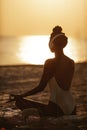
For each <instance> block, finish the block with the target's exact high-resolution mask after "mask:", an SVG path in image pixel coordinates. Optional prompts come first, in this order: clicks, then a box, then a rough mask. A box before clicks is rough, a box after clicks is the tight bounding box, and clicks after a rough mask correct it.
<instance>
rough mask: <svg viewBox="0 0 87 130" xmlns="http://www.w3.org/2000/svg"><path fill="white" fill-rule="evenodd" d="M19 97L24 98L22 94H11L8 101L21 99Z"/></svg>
mask: <svg viewBox="0 0 87 130" xmlns="http://www.w3.org/2000/svg"><path fill="white" fill-rule="evenodd" d="M19 99H22V95H15V94H10V96H9V100H8V101H7V103H9V102H12V101H15V100H19Z"/></svg>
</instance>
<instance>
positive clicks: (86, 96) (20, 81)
mask: <svg viewBox="0 0 87 130" xmlns="http://www.w3.org/2000/svg"><path fill="white" fill-rule="evenodd" d="M42 71H43V66H35V65H17V66H0V127H2V124H3V127H4V125H6V123H7V124H9V122H10V123H11V124H10V127H11V125H12V127H11V129H12V130H13V128H14V130H18V129H22V130H26V129H30V126H31V129H38V130H39V129H41V127H42V126H41V125H40V124H41V123H42V124H44V125H43V128H44V129H49V130H51V129H55V130H56V129H59V130H60V129H63V130H66V129H67V130H68V129H69V130H75V129H77V128H78V129H79V130H87V62H85V63H76V65H75V73H74V77H73V81H72V86H71V92H72V94H73V97H74V98H75V100H76V106H77V110H76V115H73V116H63V117H59V118H57V119H53V118H49V119H47V120H46V119H45V120H44V119H43V120H42V121H41V120H40V119H39V117H37V118H35V116H33V117H32V119H28V120H27V121H24V119H23V118H22V114H21V111H20V110H19V109H17V108H16V107H15V104H14V102H11V103H6V102H7V101H8V100H9V94H10V93H16V94H17V93H20V94H21V93H24V92H25V91H27V90H30V89H32V88H33V87H35V86H36V85H37V84H38V82H39V80H40V77H41V74H42ZM27 98H29V99H32V100H34V101H38V102H43V103H47V102H48V100H49V92H48V88H46V89H45V90H44V92H42V93H40V94H37V95H34V96H30V97H27ZM29 121H30V122H29ZM2 122H4V123H2ZM38 123H39V124H38ZM39 125H40V126H39ZM10 127H9V130H10Z"/></svg>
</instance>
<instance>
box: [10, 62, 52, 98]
mask: <svg viewBox="0 0 87 130" xmlns="http://www.w3.org/2000/svg"><path fill="white" fill-rule="evenodd" d="M52 74H53V73H52V65H51V63H50V62H49V60H47V61H46V62H45V64H44V69H43V74H42V77H41V80H40V82H39V85H38V86H37V87H35V88H34V89H32V90H30V91H28V92H26V93H24V94H21V95H19V96H20V97H26V96H30V95H33V94H36V93H38V92H41V91H43V90H44V88H45V87H46V85H47V82H48V81H49V79H50V78H51V77H52ZM12 96H13V97H16V96H18V95H14V94H12Z"/></svg>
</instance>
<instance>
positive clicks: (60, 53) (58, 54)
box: [55, 50, 64, 59]
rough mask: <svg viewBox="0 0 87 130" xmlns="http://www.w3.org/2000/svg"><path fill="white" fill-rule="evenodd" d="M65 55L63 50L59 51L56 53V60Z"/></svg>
mask: <svg viewBox="0 0 87 130" xmlns="http://www.w3.org/2000/svg"><path fill="white" fill-rule="evenodd" d="M63 55H64V53H63V50H59V51H57V52H55V59H59V57H61V56H63Z"/></svg>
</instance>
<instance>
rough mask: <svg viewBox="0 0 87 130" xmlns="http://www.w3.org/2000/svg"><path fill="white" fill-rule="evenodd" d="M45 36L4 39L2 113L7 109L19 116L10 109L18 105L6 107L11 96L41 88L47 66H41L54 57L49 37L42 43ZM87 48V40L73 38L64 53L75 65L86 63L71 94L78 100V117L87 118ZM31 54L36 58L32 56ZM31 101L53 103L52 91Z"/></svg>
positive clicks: (78, 70)
mask: <svg viewBox="0 0 87 130" xmlns="http://www.w3.org/2000/svg"><path fill="white" fill-rule="evenodd" d="M42 37H43V36H42ZM42 37H41V38H40V37H20V38H15V37H10V38H9V37H4V38H1V39H0V114H2V112H3V110H6V112H7V113H8V115H7V116H10V114H11V116H13V115H15V112H13V113H11V111H9V112H8V110H10V109H8V108H11V109H13V110H14V108H15V106H14V104H13V103H10V104H6V101H8V99H9V94H10V93H16V94H17V93H18V94H19V93H20V94H21V93H24V92H25V91H28V90H30V89H32V88H33V87H35V86H37V85H38V83H39V81H40V77H41V75H42V71H43V65H37V64H42V63H43V61H44V60H45V59H46V58H47V57H53V55H52V54H51V53H50V51H49V50H48V49H47V48H48V36H44V38H45V40H44V42H41V41H42ZM39 41H40V43H39ZM43 44H45V47H44V46H42V45H43ZM32 45H33V46H32ZM40 45H41V46H40ZM39 47H42V48H43V49H40V48H39ZM86 48H87V45H86V42H85V41H80V40H76V39H72V38H70V39H69V43H68V45H67V48H65V49H66V50H64V51H65V52H64V53H66V55H68V56H69V57H71V58H73V59H74V60H75V62H82V63H77V64H76V69H75V74H74V78H73V82H72V88H71V92H72V94H73V96H74V97H75V99H76V104H77V115H85V116H86V115H87V63H86V62H84V63H83V61H87V51H86ZM36 52H39V53H38V54H37V53H36ZM41 52H43V53H41ZM44 52H45V53H44ZM48 52H49V53H50V55H49V53H48ZM31 54H32V55H34V56H33V57H32V55H31ZM40 54H41V55H40ZM45 54H46V55H45ZM27 56H28V57H27ZM35 56H36V57H35ZM39 56H41V57H39ZM43 56H45V57H43ZM28 58H29V59H28ZM32 58H33V60H32ZM37 59H40V60H37ZM37 61H38V62H37ZM30 64H34V65H30ZM9 65H10V66H9ZM29 98H31V99H33V100H35V101H39V102H43V103H47V102H48V100H49V92H48V89H46V90H45V91H44V92H43V93H40V94H37V95H34V96H31V97H29ZM18 112H19V111H18V110H17V114H18ZM0 116H1V115H0Z"/></svg>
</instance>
